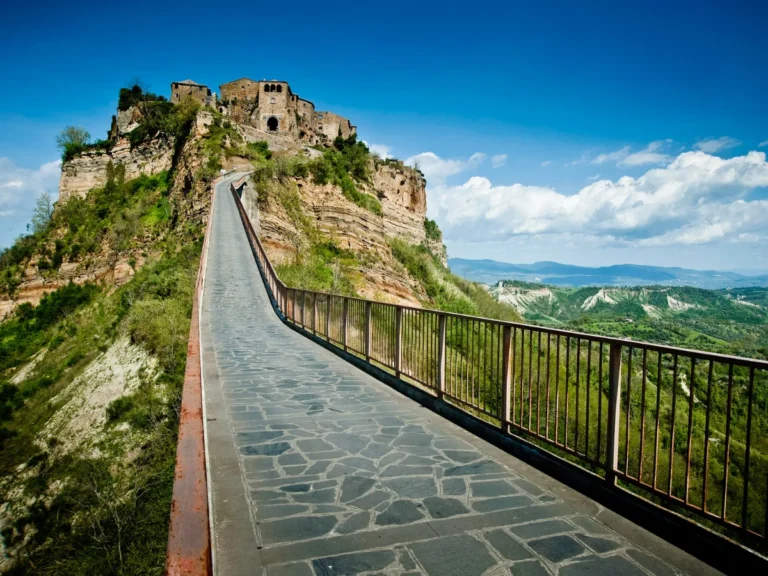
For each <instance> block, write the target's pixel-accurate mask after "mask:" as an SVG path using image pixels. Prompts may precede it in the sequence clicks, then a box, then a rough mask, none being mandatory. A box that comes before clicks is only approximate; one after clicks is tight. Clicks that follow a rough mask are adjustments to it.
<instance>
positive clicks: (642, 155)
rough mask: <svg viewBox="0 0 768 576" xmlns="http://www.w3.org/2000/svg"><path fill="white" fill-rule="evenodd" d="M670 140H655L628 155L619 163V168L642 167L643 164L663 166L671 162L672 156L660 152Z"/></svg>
mask: <svg viewBox="0 0 768 576" xmlns="http://www.w3.org/2000/svg"><path fill="white" fill-rule="evenodd" d="M670 142H672V140H656V141H655V142H651V143H650V144H648V146H646V147H645V148H644V149H642V150H640V151H639V152H633V153H632V154H628V155H627V156H625V157H624V158H623V159H621V160H620V161H619V166H642V165H644V164H665V163H668V162H670V161H671V160H672V156H670V155H669V154H664V153H663V152H662V151H661V150H662V149H663V148H664V146H665V145H666V144H669V143H670Z"/></svg>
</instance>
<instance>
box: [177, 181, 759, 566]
mask: <svg viewBox="0 0 768 576" xmlns="http://www.w3.org/2000/svg"><path fill="white" fill-rule="evenodd" d="M239 176H240V175H230V176H227V177H224V178H222V179H220V180H219V181H218V182H217V183H216V184H215V193H214V201H213V205H212V215H211V217H210V219H209V227H208V230H207V232H206V242H205V248H204V254H203V258H202V259H201V273H200V279H199V282H198V296H197V298H196V303H195V311H194V313H193V325H192V333H191V337H190V349H189V352H190V354H189V358H188V366H187V378H186V381H185V390H184V398H183V403H182V422H181V430H180V438H179V454H178V464H177V474H176V483H175V486H174V502H173V511H172V519H171V533H170V538H169V554H168V573H170V574H210V573H215V574H219V575H226V576H239V575H268V576H310V575H332V574H333V575H340V574H360V573H365V574H391V575H394V574H408V575H416V574H420V575H430V576H432V575H438V576H450V575H456V576H459V575H461V576H463V575H467V576H470V575H477V576H481V575H486V576H500V575H503V574H521V575H546V574H556V575H560V576H578V575H582V574H622V575H635V574H636V575H643V574H646V575H647V574H653V575H659V576H661V575H671V574H680V573H682V574H696V575H707V574H718V573H720V571H721V570H722V571H726V572H727V571H731V570H733V569H734V566H736V565H739V566H741V567H747V568H749V569H756V570H759V569H764V568H765V564H763V563H762V562H763V561H764V559H763V558H762V557H761V556H760V555H759V554H757V553H755V552H753V551H752V550H750V549H749V548H747V547H745V546H743V545H742V544H740V543H736V542H735V541H734V537H733V535H732V534H731V533H727V534H726V535H725V536H723V535H721V532H718V529H719V527H725V529H728V530H731V531H732V532H733V533H735V534H737V535H741V536H743V538H742V539H741V540H742V542H745V541H746V542H747V543H748V544H749V543H751V542H757V545H754V546H753V548H754V547H756V546H759V545H760V543H761V542H762V541H763V540H764V538H765V530H766V527H765V517H763V518H758V517H756V515H755V514H752V515H751V516H750V515H749V514H746V513H744V512H746V510H747V502H748V501H749V500H750V499H751V498H755V497H757V498H762V500H760V502H761V505H763V504H762V503H763V502H764V499H765V490H766V477H767V476H766V469H765V468H766V465H765V461H764V460H758V458H757V457H756V456H755V457H754V458H753V459H752V462H753V463H752V472H751V474H752V481H750V454H751V453H752V451H751V448H750V439H751V438H752V436H753V435H754V434H756V433H757V429H756V428H755V430H753V429H752V428H753V427H755V426H756V425H755V422H757V416H756V415H753V408H752V407H753V403H752V401H751V400H752V394H753V389H754V387H755V385H756V382H757V383H758V385H762V384H763V383H764V380H763V378H764V377H765V370H766V368H768V363H764V362H763V363H761V362H758V361H750V360H746V359H738V358H732V357H724V356H718V355H713V354H707V353H704V352H696V353H695V355H691V354H690V353H689V352H690V351H680V350H677V349H672V348H666V347H661V346H654V345H641V344H638V343H629V344H628V343H627V342H624V341H614V340H612V339H609V338H602V337H598V336H592V335H585V334H575V333H569V332H565V331H557V330H548V329H544V328H540V327H535V326H526V325H515V324H510V323H503V322H495V321H489V320H485V319H479V318H470V317H465V316H460V315H453V314H445V313H438V312H434V311H426V310H418V309H410V308H407V307H399V306H392V305H387V304H383V303H378V302H368V301H365V300H360V299H355V298H344V297H340V296H333V295H327V294H319V293H313V292H308V291H302V290H295V289H292V288H289V287H286V286H284V285H283V284H282V283H281V282H280V280H279V278H278V277H277V275H276V274H275V273H274V270H273V268H272V265H271V264H270V262H269V260H268V259H267V258H266V254H265V253H264V251H263V249H262V247H261V245H260V243H259V241H258V238H257V236H256V234H255V232H254V230H253V227H252V226H251V225H250V222H249V219H248V216H247V214H246V209H245V208H244V207H243V204H244V203H245V202H244V201H241V200H240V198H239V197H238V195H237V194H236V193H235V192H234V188H233V187H232V186H231V184H232V183H233V182H234V181H236V180H237V179H238V177H239ZM633 361H634V362H635V368H634V369H633V367H632V362H633ZM656 363H657V364H658V365H656ZM721 364H722V365H724V366H725V367H726V372H725V373H726V374H727V376H726V381H725V384H724V386H725V387H726V388H727V398H726V400H725V402H727V409H728V413H727V414H728V426H727V428H726V436H727V438H725V439H723V440H721V442H724V443H725V444H726V445H727V446H730V445H731V443H734V444H735V440H734V438H735V436H736V434H737V432H736V431H731V430H730V413H731V407H732V406H735V405H736V403H737V399H736V395H737V394H742V395H747V394H748V395H749V396H748V397H747V404H745V405H744V406H746V409H747V410H748V412H749V418H748V429H747V430H746V431H741V432H740V433H739V434H740V436H739V445H740V446H741V448H740V450H741V457H739V458H738V460H739V464H738V465H739V468H740V469H741V471H742V472H741V473H742V478H743V477H744V476H745V478H746V479H745V480H742V482H741V483H740V484H739V485H738V486H737V488H736V490H738V491H739V493H740V494H742V493H743V500H742V499H738V501H737V502H736V508H738V510H739V514H736V515H734V514H733V513H731V515H730V516H729V513H730V512H731V508H729V506H728V505H727V504H726V498H727V497H728V495H729V494H731V493H732V491H733V490H734V488H733V486H731V487H730V488H729V487H728V478H729V473H728V463H729V462H730V461H731V460H730V459H729V458H728V457H727V455H728V454H730V451H729V450H728V449H727V448H726V462H725V476H724V477H721V478H720V479H719V480H717V481H715V480H712V475H711V474H709V473H708V470H709V467H710V466H712V464H711V461H714V456H713V455H711V454H710V449H709V448H708V447H709V445H710V443H711V440H710V436H714V433H713V432H712V428H713V424H712V423H711V422H710V412H711V406H713V405H714V404H715V402H714V400H713V395H712V388H713V384H712V382H713V381H714V382H715V384H714V385H715V386H716V385H717V384H718V382H719V380H718V375H719V374H721V372H722V366H721ZM667 368H669V370H673V371H674V373H672V374H671V375H670V378H671V381H672V382H678V381H679V379H680V377H679V375H680V374H687V375H688V380H687V382H688V386H689V388H688V389H689V390H690V394H689V396H687V397H684V398H678V397H677V396H676V395H675V392H674V389H675V387H674V386H673V387H672V403H673V404H672V408H671V410H672V412H671V414H672V417H671V418H665V417H664V415H663V414H662V411H661V400H657V403H656V406H655V408H654V407H653V406H650V404H651V403H652V402H651V400H653V398H654V397H657V398H660V397H661V393H660V391H659V390H660V389H661V386H653V385H652V381H654V382H663V376H661V375H662V372H663V371H664V370H666V369H667ZM744 370H745V371H746V380H743V381H742V380H739V382H740V385H739V386H738V387H737V386H735V385H734V378H735V376H734V374H736V375H737V376H738V375H740V374H741V372H740V371H744ZM713 373H714V375H715V376H714V378H713ZM622 374H623V375H624V376H622ZM756 374H757V376H756ZM707 376H708V381H709V395H708V392H707V389H706V386H705V387H704V388H703V389H700V388H698V387H695V386H698V384H697V383H698V382H700V381H701V378H702V377H703V379H704V380H703V381H704V383H705V384H706V383H707ZM622 386H625V387H626V388H625V393H624V396H622V393H621V387H622ZM633 386H634V388H635V392H634V394H642V395H641V406H639V409H636V408H635V407H634V405H632V406H630V400H631V399H632V398H633V396H632V394H633V393H632V392H631V390H630V389H631V388H632V387H633ZM742 388H743V389H744V390H743V391H742ZM590 394H591V395H590ZM654 395H655V396H654ZM580 396H581V397H580ZM691 397H693V398H702V399H703V398H706V399H707V401H706V406H705V401H704V400H702V401H701V402H698V400H696V401H693V402H691V401H689V399H690V398H691ZM622 398H626V402H627V404H626V406H624V403H623V401H622ZM646 398H649V399H650V400H649V401H648V405H647V404H646ZM764 408H765V407H759V409H760V410H764ZM702 410H704V411H705V412H706V414H704V412H702V414H701V415H702V417H704V416H705V417H706V426H705V429H703V431H702V430H699V429H698V428H696V426H694V423H695V422H698V420H699V419H700V415H699V412H700V411H702ZM590 419H591V420H590ZM712 420H713V422H714V417H713V419H712ZM678 421H680V422H683V423H686V422H687V426H685V427H684V429H682V430H678V431H677V432H676V431H675V428H674V426H675V422H678ZM670 425H671V426H672V429H671V436H665V435H664V433H660V429H662V428H663V429H665V430H666V429H667V428H668V427H669V426H670ZM635 429H638V430H640V433H639V436H638V435H637V434H636V433H635V432H634V431H635ZM654 432H655V436H654V435H653V433H654ZM700 434H706V435H707V436H706V437H705V438H703V439H702V438H698V436H697V435H700ZM660 438H661V441H660V440H659V439H660ZM664 438H667V439H669V438H671V439H672V441H671V442H669V441H666V442H665V440H664ZM697 441H698V442H699V444H701V445H702V446H703V447H705V448H704V452H705V453H706V455H704V456H703V458H704V460H705V464H704V470H705V472H704V475H703V476H704V478H703V487H702V486H700V483H697V481H696V479H695V476H696V472H695V469H694V468H692V465H691V461H692V458H691V455H692V454H694V453H695V446H696V445H697ZM679 442H682V448H681V449H682V451H683V454H685V455H687V458H686V457H683V458H679V457H678V458H677V459H676V456H677V452H676V451H677V448H675V447H676V446H678V443H679ZM745 444H746V445H745ZM670 446H672V449H670ZM686 448H687V452H686ZM665 453H666V456H665ZM710 458H711V461H710V464H709V465H708V464H707V463H706V462H707V460H708V459H710ZM732 458H733V460H734V461H735V460H736V459H737V458H736V456H733V457H732ZM694 460H695V458H694ZM744 460H746V462H745V461H744ZM745 465H746V466H745ZM675 466H677V469H676V470H675V468H674V467H675ZM644 467H645V470H644V469H643V468H644ZM745 468H746V469H745ZM692 470H693V472H692ZM717 473H718V474H720V475H721V476H722V474H723V471H722V470H721V469H719V468H718V470H717ZM708 479H709V483H710V485H709V487H707V482H708ZM721 480H724V482H725V485H724V486H722V485H721V483H720V481H721ZM760 483H762V488H760V487H759V484H760ZM715 485H717V486H719V488H718V487H716V486H715ZM745 487H746V488H745ZM750 489H752V490H753V492H752V493H751V494H750V493H749V490H750ZM701 490H703V493H702V494H703V505H702V502H701V498H702V497H701V496H698V494H699V492H700V491H701ZM718 494H719V495H720V497H721V498H722V500H723V503H722V507H721V509H719V510H713V508H712V506H713V505H712V504H708V503H709V500H710V499H713V498H714V499H716V498H717V497H718ZM756 494H757V496H756ZM710 495H711V496H710ZM732 500H733V498H732ZM708 506H709V508H708ZM697 510H698V512H697ZM697 514H698V516H697ZM692 553H693V554H692Z"/></svg>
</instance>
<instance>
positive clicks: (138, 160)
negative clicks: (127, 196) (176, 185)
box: [59, 138, 173, 204]
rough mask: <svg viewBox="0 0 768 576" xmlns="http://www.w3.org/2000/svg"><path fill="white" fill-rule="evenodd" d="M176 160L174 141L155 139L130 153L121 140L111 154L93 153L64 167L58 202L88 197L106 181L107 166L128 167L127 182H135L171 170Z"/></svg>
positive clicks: (125, 139) (71, 161)
mask: <svg viewBox="0 0 768 576" xmlns="http://www.w3.org/2000/svg"><path fill="white" fill-rule="evenodd" d="M172 160H173V142H172V141H171V140H168V139H166V138H155V139H153V140H150V141H149V142H144V143H142V144H140V145H139V146H137V147H136V148H134V149H133V150H131V143H130V142H129V141H128V139H127V138H121V139H120V140H118V141H117V142H116V143H115V145H114V146H113V147H112V149H111V150H109V151H104V150H90V151H87V152H84V153H83V154H81V155H80V156H78V157H77V158H74V159H72V160H70V161H68V162H65V163H64V164H62V166H61V180H60V181H59V203H61V204H63V203H64V202H66V201H67V200H69V199H70V198H72V197H78V198H85V196H86V194H88V191H89V190H90V189H91V188H98V187H100V186H104V184H106V182H107V164H108V163H109V162H110V161H111V162H112V163H113V164H122V165H123V166H125V179H126V180H132V179H133V178H138V177H139V176H141V175H142V174H156V173H158V172H162V171H163V170H170V168H171V162H172Z"/></svg>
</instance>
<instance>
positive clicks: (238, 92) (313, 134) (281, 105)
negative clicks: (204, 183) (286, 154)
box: [219, 78, 356, 144]
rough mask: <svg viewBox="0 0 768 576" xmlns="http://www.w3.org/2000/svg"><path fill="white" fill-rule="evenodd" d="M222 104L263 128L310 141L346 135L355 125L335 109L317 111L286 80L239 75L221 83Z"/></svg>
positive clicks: (239, 117) (234, 114) (243, 120)
mask: <svg viewBox="0 0 768 576" xmlns="http://www.w3.org/2000/svg"><path fill="white" fill-rule="evenodd" d="M219 89H220V91H221V104H222V107H225V108H226V110H227V112H228V113H229V115H230V116H231V117H232V118H233V119H234V120H235V121H236V122H240V123H247V124H250V125H252V126H253V127H254V128H257V129H258V130H261V131H263V132H277V133H283V134H291V135H293V136H295V137H298V138H300V139H302V140H307V141H309V143H310V144H317V143H320V142H321V141H322V140H325V139H330V140H333V139H334V138H336V137H337V136H342V137H344V138H346V137H348V136H350V135H351V134H355V133H356V128H355V126H353V125H352V123H351V122H350V121H349V120H347V119H346V118H343V117H342V116H339V115H338V114H334V113H333V112H317V111H315V105H314V104H313V103H312V102H310V101H309V100H304V99H303V98H300V97H299V95H298V94H294V93H293V91H292V90H291V87H290V85H289V84H288V83H287V82H284V81H280V80H261V81H256V80H251V79H250V78H240V79H238V80H233V81H232V82H227V83H226V84H222V85H221V86H220V87H219Z"/></svg>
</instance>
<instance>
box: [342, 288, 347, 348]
mask: <svg viewBox="0 0 768 576" xmlns="http://www.w3.org/2000/svg"><path fill="white" fill-rule="evenodd" d="M348 313H349V299H348V298H347V297H346V296H345V297H344V309H343V311H342V313H341V343H342V344H343V345H344V350H345V351H346V349H347V316H348Z"/></svg>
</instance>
